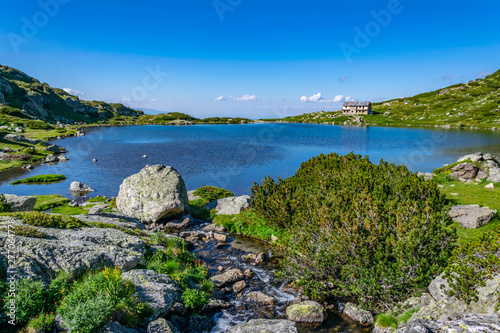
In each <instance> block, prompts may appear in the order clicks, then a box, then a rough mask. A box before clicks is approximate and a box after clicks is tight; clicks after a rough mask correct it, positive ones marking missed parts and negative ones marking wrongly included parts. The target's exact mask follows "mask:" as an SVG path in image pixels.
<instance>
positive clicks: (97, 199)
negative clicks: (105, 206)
mask: <svg viewBox="0 0 500 333" xmlns="http://www.w3.org/2000/svg"><path fill="white" fill-rule="evenodd" d="M108 200H109V199H108V198H106V197H95V198H90V199H89V200H87V202H96V203H98V202H100V203H104V202H108Z"/></svg>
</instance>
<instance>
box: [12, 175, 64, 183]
mask: <svg viewBox="0 0 500 333" xmlns="http://www.w3.org/2000/svg"><path fill="white" fill-rule="evenodd" d="M65 179H66V176H64V175H38V176H33V177H28V178H25V179H17V180H14V181H13V182H11V183H10V184H11V185H16V184H30V183H52V182H58V181H61V180H65Z"/></svg>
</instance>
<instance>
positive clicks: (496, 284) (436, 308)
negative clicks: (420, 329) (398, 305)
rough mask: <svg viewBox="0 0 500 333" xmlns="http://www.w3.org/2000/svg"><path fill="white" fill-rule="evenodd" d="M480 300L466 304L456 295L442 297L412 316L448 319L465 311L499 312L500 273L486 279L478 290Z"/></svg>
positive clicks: (416, 317)
mask: <svg viewBox="0 0 500 333" xmlns="http://www.w3.org/2000/svg"><path fill="white" fill-rule="evenodd" d="M476 292H477V295H478V300H477V301H476V302H471V303H470V304H466V303H465V302H464V301H461V300H457V299H456V298H455V297H446V298H441V299H440V300H439V301H435V302H431V303H430V304H429V305H426V306H423V307H421V308H420V310H419V311H418V312H417V313H415V314H414V315H413V316H412V318H411V319H412V320H413V319H431V320H446V319H447V318H448V317H450V316H454V315H460V314H464V313H480V314H488V315H493V314H498V312H497V304H498V299H499V298H500V274H499V275H495V276H494V277H493V278H492V279H489V280H487V281H486V284H485V286H484V287H479V288H477V290H476Z"/></svg>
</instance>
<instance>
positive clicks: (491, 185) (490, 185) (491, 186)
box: [485, 183, 495, 188]
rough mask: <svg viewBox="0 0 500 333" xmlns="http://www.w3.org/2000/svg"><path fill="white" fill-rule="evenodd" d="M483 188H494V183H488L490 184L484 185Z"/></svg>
mask: <svg viewBox="0 0 500 333" xmlns="http://www.w3.org/2000/svg"><path fill="white" fill-rule="evenodd" d="M485 188H495V185H493V183H490V184H488V185H486V186H485Z"/></svg>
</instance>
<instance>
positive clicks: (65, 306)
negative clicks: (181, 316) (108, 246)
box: [57, 268, 151, 333]
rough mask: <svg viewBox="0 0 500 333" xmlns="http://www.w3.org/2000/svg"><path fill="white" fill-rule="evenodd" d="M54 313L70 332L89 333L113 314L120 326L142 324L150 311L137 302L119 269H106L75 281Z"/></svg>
mask: <svg viewBox="0 0 500 333" xmlns="http://www.w3.org/2000/svg"><path fill="white" fill-rule="evenodd" d="M57 314H59V315H61V317H62V318H63V320H64V322H65V323H66V324H67V325H68V326H69V328H70V329H69V331H70V332H79V333H91V332H95V331H96V330H97V328H99V327H100V326H102V325H103V324H105V323H106V322H107V321H109V319H110V318H111V317H113V316H114V315H116V316H115V317H114V318H116V319H117V320H118V322H120V323H121V324H122V325H129V324H130V322H135V323H137V322H141V321H143V320H144V318H146V317H147V316H149V315H150V314H151V309H150V308H149V307H147V306H146V305H145V304H144V303H143V302H141V301H140V300H139V299H138V296H137V294H136V293H135V287H134V286H133V284H131V283H130V282H127V281H125V280H123V279H122V277H121V271H120V270H119V269H118V268H115V269H109V268H105V269H104V270H103V271H102V272H97V273H94V274H89V275H87V276H86V277H84V278H83V279H81V280H79V281H77V282H75V284H74V285H73V288H72V289H71V291H70V292H69V293H68V295H67V296H66V297H65V298H64V299H63V300H62V301H61V304H60V306H59V307H58V309H57ZM131 318H132V319H131Z"/></svg>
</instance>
